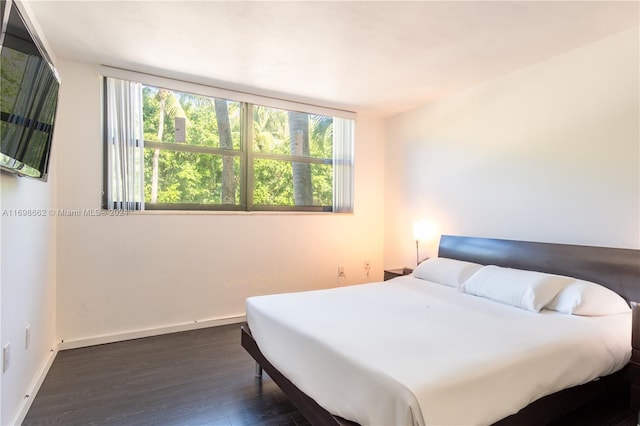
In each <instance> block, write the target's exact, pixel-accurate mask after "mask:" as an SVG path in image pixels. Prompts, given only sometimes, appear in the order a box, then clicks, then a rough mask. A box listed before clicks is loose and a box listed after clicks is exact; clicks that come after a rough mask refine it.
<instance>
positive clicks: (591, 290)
mask: <svg viewBox="0 0 640 426" xmlns="http://www.w3.org/2000/svg"><path fill="white" fill-rule="evenodd" d="M545 308H546V309H551V310H554V311H558V312H561V313H563V314H573V315H584V316H602V315H615V314H621V313H624V312H630V311H631V308H630V307H629V305H628V304H627V302H626V301H625V300H624V299H623V298H622V297H620V295H618V294H617V293H615V292H613V291H612V290H609V289H608V288H606V287H603V286H601V285H599V284H596V283H592V282H590V281H583V280H577V279H576V280H574V281H573V282H571V283H570V284H569V285H568V286H566V287H565V288H563V289H562V290H561V291H560V292H559V293H558V294H557V295H556V297H554V298H553V300H552V301H551V302H549V303H548V304H547V306H545Z"/></svg>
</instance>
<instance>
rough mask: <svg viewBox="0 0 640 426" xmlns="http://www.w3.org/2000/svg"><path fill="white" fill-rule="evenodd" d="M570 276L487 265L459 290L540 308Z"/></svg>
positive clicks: (560, 288) (507, 302)
mask: <svg viewBox="0 0 640 426" xmlns="http://www.w3.org/2000/svg"><path fill="white" fill-rule="evenodd" d="M572 280H574V279H573V278H569V277H564V276H561V275H552V274H546V273H543V272H535V271H525V270H522V269H512V268H502V267H500V266H494V265H489V266H485V267H483V268H482V269H480V270H479V271H478V272H476V273H475V274H473V275H472V276H471V278H469V279H468V280H467V281H466V282H464V283H463V284H462V285H461V286H460V291H462V292H464V293H468V294H473V295H475V296H481V297H485V298H487V299H492V300H495V301H497V302H501V303H506V304H507V305H511V306H515V307H517V308H522V309H527V310H529V311H533V312H540V310H541V309H542V308H544V307H545V306H546V305H547V304H548V303H549V302H550V301H551V300H552V299H553V298H554V297H555V296H556V295H557V294H558V293H559V292H560V290H562V288H564V287H565V286H566V285H568V284H569V283H570V282H571V281H572Z"/></svg>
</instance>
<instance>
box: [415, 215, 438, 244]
mask: <svg viewBox="0 0 640 426" xmlns="http://www.w3.org/2000/svg"><path fill="white" fill-rule="evenodd" d="M437 234H438V228H437V227H436V225H435V224H434V223H433V222H431V221H427V220H424V221H419V222H414V224H413V239H414V240H416V241H431V240H433V239H434V238H435V237H436V235H437Z"/></svg>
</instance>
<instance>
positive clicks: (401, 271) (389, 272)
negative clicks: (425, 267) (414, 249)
mask: <svg viewBox="0 0 640 426" xmlns="http://www.w3.org/2000/svg"><path fill="white" fill-rule="evenodd" d="M412 272H413V269H411V268H407V267H406V266H405V267H404V268H397V269H385V271H384V280H385V281H387V280H390V279H391V278H395V277H401V276H403V275H409V274H410V273H412Z"/></svg>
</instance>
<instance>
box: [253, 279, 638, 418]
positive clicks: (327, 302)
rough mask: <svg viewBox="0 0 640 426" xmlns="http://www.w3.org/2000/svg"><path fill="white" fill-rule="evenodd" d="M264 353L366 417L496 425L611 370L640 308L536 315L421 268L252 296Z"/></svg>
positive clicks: (310, 390)
mask: <svg viewBox="0 0 640 426" xmlns="http://www.w3.org/2000/svg"><path fill="white" fill-rule="evenodd" d="M247 321H248V324H249V327H250V329H251V332H252V334H253V337H254V339H255V340H256V342H257V344H258V346H259V348H260V350H261V351H262V353H263V354H264V355H265V356H266V358H267V359H268V360H269V361H270V362H271V363H272V364H273V365H274V366H275V367H276V368H278V370H280V372H282V373H283V374H284V375H285V376H286V377H287V378H289V380H291V382H293V383H294V384H295V385H296V386H297V387H298V388H299V389H300V390H302V391H303V392H305V393H306V394H307V395H309V396H310V397H312V398H313V399H314V400H315V401H316V402H317V403H319V404H320V405H321V406H323V407H324V408H325V409H327V410H328V411H329V412H331V413H333V414H335V415H339V416H341V417H343V418H345V419H348V420H352V421H355V422H358V423H360V424H362V425H423V424H430V425H447V424H449V425H472V424H474V425H475V424H491V423H494V422H496V421H498V420H500V419H502V418H504V417H507V416H508V415H511V414H513V413H516V412H518V411H519V410H520V409H521V408H523V407H525V406H526V405H528V404H529V403H531V402H533V401H534V400H536V399H538V398H540V397H542V396H545V395H548V394H550V393H553V392H556V391H558V390H561V389H564V388H567V387H571V386H575V385H579V384H583V383H586V382H589V381H591V380H593V379H596V378H597V377H599V376H603V375H607V374H610V373H613V372H615V371H617V370H619V369H620V368H622V367H623V366H624V365H626V363H627V362H628V360H629V358H630V354H631V342H630V340H631V339H630V336H631V314H630V313H629V314H620V315H613V316H608V317H578V316H572V315H564V314H559V313H556V312H552V311H542V312H541V313H534V312H530V311H526V310H523V309H519V308H515V307H511V306H508V305H503V304H500V303H497V302H494V301H491V300H487V299H483V298H480V297H475V296H471V295H467V294H463V293H460V292H459V291H458V290H457V289H453V288H450V287H445V286H442V285H439V284H435V283H430V282H428V281H424V280H420V279H417V278H413V277H411V276H406V277H400V278H396V279H394V280H391V281H387V282H384V283H374V284H364V285H357V286H350V287H340V288H336V289H331V290H318V291H309V292H301V293H287V294H278V295H270V296H258V297H251V298H249V299H247Z"/></svg>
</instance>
